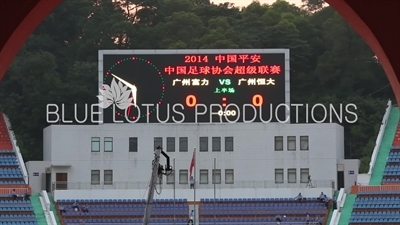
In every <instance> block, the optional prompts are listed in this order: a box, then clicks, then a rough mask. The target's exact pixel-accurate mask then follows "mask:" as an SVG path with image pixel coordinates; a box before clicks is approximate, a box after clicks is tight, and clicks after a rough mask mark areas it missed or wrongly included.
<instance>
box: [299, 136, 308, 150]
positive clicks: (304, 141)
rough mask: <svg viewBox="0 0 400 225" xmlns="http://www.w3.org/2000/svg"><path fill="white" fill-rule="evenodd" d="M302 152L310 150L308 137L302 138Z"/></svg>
mask: <svg viewBox="0 0 400 225" xmlns="http://www.w3.org/2000/svg"><path fill="white" fill-rule="evenodd" d="M300 150H303V151H305V150H308V136H300Z"/></svg>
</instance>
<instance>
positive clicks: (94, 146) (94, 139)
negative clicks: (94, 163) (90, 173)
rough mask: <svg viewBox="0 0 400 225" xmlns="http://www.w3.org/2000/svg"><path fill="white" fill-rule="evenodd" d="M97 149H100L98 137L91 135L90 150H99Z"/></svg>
mask: <svg viewBox="0 0 400 225" xmlns="http://www.w3.org/2000/svg"><path fill="white" fill-rule="evenodd" d="M99 151H100V138H99V137H92V152H99Z"/></svg>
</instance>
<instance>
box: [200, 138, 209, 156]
mask: <svg viewBox="0 0 400 225" xmlns="http://www.w3.org/2000/svg"><path fill="white" fill-rule="evenodd" d="M200 151H201V152H208V137H200Z"/></svg>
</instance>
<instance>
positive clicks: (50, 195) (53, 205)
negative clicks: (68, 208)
mask: <svg viewBox="0 0 400 225" xmlns="http://www.w3.org/2000/svg"><path fill="white" fill-rule="evenodd" d="M48 195H49V199H50V210H51V211H53V213H54V217H55V218H56V222H57V225H61V220H60V218H59V217H58V213H57V209H56V205H55V204H54V197H53V195H52V194H50V193H49V194H48Z"/></svg>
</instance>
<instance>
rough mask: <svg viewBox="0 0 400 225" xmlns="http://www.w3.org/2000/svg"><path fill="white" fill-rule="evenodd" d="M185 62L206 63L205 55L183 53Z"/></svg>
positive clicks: (206, 57)
mask: <svg viewBox="0 0 400 225" xmlns="http://www.w3.org/2000/svg"><path fill="white" fill-rule="evenodd" d="M185 63H208V56H207V55H185Z"/></svg>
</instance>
